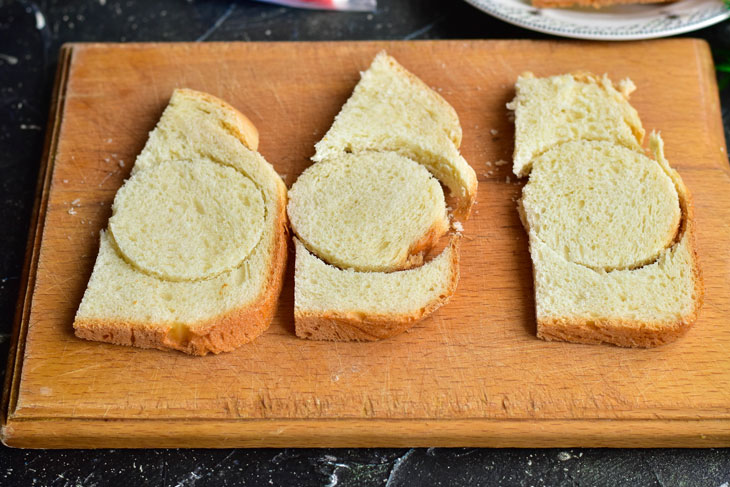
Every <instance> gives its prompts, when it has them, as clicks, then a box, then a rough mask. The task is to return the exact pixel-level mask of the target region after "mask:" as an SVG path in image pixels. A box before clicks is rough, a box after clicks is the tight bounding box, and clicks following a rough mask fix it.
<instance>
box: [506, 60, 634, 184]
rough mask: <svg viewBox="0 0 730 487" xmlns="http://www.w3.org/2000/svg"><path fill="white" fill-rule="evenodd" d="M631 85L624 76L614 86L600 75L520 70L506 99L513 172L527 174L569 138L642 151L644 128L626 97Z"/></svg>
mask: <svg viewBox="0 0 730 487" xmlns="http://www.w3.org/2000/svg"><path fill="white" fill-rule="evenodd" d="M634 89H635V86H634V84H633V83H632V82H631V80H629V79H626V80H623V81H621V82H620V83H618V86H617V87H614V85H613V83H611V80H609V79H608V77H607V76H605V75H604V76H603V77H599V76H596V75H594V74H591V73H584V72H581V73H573V74H563V75H558V76H551V77H549V78H535V76H534V75H533V74H532V73H529V72H527V73H523V74H522V75H521V76H520V77H519V78H518V79H517V84H516V90H517V96H516V97H515V99H514V100H513V101H512V102H510V103H509V104H507V107H508V108H510V109H512V110H514V111H515V151H514V156H513V159H514V161H513V171H514V173H515V174H516V175H517V176H521V177H522V176H526V175H527V174H528V173H529V172H530V167H531V164H532V161H533V160H534V159H535V158H536V157H537V156H539V155H540V154H542V153H543V152H545V151H546V150H548V149H550V148H551V147H552V146H554V145H556V144H559V143H561V142H565V141H568V140H578V139H587V140H609V141H613V142H615V143H617V144H619V145H623V146H625V147H627V148H629V149H633V150H636V151H641V150H642V149H641V144H642V142H643V140H644V129H643V127H642V125H641V120H639V115H638V113H637V112H636V110H635V109H634V108H633V107H632V106H631V105H629V102H628V99H629V95H630V94H631V92H632V91H634Z"/></svg>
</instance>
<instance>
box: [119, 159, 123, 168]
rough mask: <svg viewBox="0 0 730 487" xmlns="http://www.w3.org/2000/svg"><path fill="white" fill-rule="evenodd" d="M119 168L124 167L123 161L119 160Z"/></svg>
mask: <svg viewBox="0 0 730 487" xmlns="http://www.w3.org/2000/svg"><path fill="white" fill-rule="evenodd" d="M119 167H124V161H123V160H121V159H119Z"/></svg>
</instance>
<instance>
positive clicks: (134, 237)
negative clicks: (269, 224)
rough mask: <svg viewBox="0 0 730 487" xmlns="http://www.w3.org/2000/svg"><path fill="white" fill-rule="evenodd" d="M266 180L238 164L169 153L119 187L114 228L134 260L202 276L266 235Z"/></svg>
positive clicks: (180, 275) (157, 271) (176, 276)
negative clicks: (259, 182) (261, 184)
mask: <svg viewBox="0 0 730 487" xmlns="http://www.w3.org/2000/svg"><path fill="white" fill-rule="evenodd" d="M263 226H264V202H263V198H262V197H261V191H260V190H259V188H258V187H257V186H256V185H255V184H254V183H253V181H251V180H250V179H248V178H247V177H246V176H244V175H243V174H241V173H240V172H238V171H237V170H236V169H234V168H233V167H231V166H224V165H223V164H218V163H215V162H212V161H209V160H206V159H201V160H195V161H164V162H161V163H160V164H157V165H155V166H152V167H150V168H148V169H146V170H143V171H137V172H136V173H135V174H134V176H132V177H131V178H130V179H129V180H128V181H127V182H126V183H125V184H124V186H122V187H121V188H120V189H119V191H118V192H117V194H116V196H115V198H114V204H113V206H112V217H111V218H110V219H109V231H110V232H111V233H112V234H113V235H114V240H115V241H116V243H117V248H118V249H119V251H120V253H121V254H122V255H123V256H124V257H125V258H126V259H127V261H128V262H129V263H131V264H132V265H134V266H135V267H137V268H138V269H140V270H142V271H143V272H147V273H149V274H153V275H155V276H158V277H160V278H163V279H167V280H196V279H206V278H209V277H213V276H216V275H218V274H220V273H222V272H224V271H227V270H231V269H233V268H235V267H238V266H239V265H240V264H241V262H243V260H244V259H245V258H246V257H248V255H249V254H250V252H251V250H252V249H253V248H254V247H255V246H256V244H257V243H258V242H259V239H260V238H261V232H262V229H263Z"/></svg>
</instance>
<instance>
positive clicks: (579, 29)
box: [465, 0, 730, 41]
mask: <svg viewBox="0 0 730 487" xmlns="http://www.w3.org/2000/svg"><path fill="white" fill-rule="evenodd" d="M465 1H466V2H467V3H469V4H470V5H472V6H473V7H475V8H477V9H479V10H481V11H483V12H486V13H487V14H489V15H492V16H493V17H496V18H498V19H500V20H503V21H505V22H507V23H510V24H513V25H516V26H518V27H523V28H526V29H530V30H533V31H537V32H542V33H545V34H553V35H557V36H562V37H569V38H573V39H586V40H604V41H606V40H609V41H631V40H641V39H656V38H659V37H667V36H672V35H676V34H683V33H685V32H691V31H693V30H698V29H702V28H704V27H709V26H710V25H713V24H717V23H719V22H722V21H723V20H725V19H728V18H730V9H728V8H725V7H724V6H723V5H722V3H721V2H719V3H717V7H716V8H714V9H713V8H709V9H707V14H706V15H701V16H700V17H699V18H698V19H696V20H695V19H692V20H690V21H686V22H675V23H674V25H671V26H664V27H662V26H661V25H657V26H655V27H653V28H652V27H645V28H644V29H643V30H641V29H640V30H638V31H635V32H632V31H626V32H621V30H620V27H612V26H597V25H591V24H581V23H579V22H570V21H566V20H560V19H554V18H551V19H546V18H544V17H543V18H541V20H539V21H535V20H534V19H537V18H540V17H539V16H536V15H534V14H532V13H531V12H534V11H539V10H540V9H539V8H537V7H530V6H527V5H525V6H524V7H515V6H511V5H507V4H505V3H504V2H503V1H500V0H465ZM680 1H681V0H680ZM676 3H679V2H675V4H676ZM708 3H709V2H708ZM713 3H714V2H713ZM673 5H674V4H673ZM525 14H528V15H530V17H532V18H529V17H526V16H525ZM626 15H627V16H628V15H629V14H626ZM693 17H694V15H693ZM627 20H628V18H627ZM673 20H674V19H673ZM634 25H636V24H634Z"/></svg>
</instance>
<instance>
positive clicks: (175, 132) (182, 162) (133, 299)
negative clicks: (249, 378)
mask: <svg viewBox="0 0 730 487" xmlns="http://www.w3.org/2000/svg"><path fill="white" fill-rule="evenodd" d="M257 144H258V134H257V132H256V129H255V127H254V126H253V125H252V124H251V122H249V121H248V119H246V117H244V116H243V115H242V114H240V113H239V112H237V111H236V110H235V109H234V108H233V107H231V106H229V105H228V104H226V103H225V102H223V101H222V100H219V99H217V98H215V97H213V96H211V95H208V94H205V93H200V92H196V91H192V90H176V91H175V92H174V93H173V95H172V98H171V99H170V103H169V105H168V107H167V108H166V109H165V111H164V113H163V114H162V117H161V119H160V121H159V122H158V124H157V126H156V127H155V129H154V130H153V131H152V132H151V133H150V137H149V139H148V141H147V144H146V145H145V148H144V149H143V151H142V153H141V154H140V155H139V156H138V158H137V161H136V162H135V166H134V168H133V170H132V177H131V178H130V180H128V181H127V182H126V183H125V186H124V187H123V189H122V190H120V192H119V193H118V194H117V198H115V204H114V210H113V211H114V214H113V216H112V219H111V220H110V222H113V223H114V224H113V225H112V224H110V231H106V232H102V233H101V237H100V249H99V255H98V257H97V260H96V263H95V265H94V271H93V273H92V275H91V278H90V279H89V284H88V287H87V289H86V292H85V294H84V297H83V300H82V302H81V305H80V306H79V309H78V311H77V313H76V318H75V320H74V330H75V333H76V335H77V336H79V337H81V338H86V339H89V340H97V341H104V342H109V343H115V344H120V345H133V346H138V347H143V348H159V349H176V350H181V351H183V352H186V353H190V354H193V355H205V354H206V353H208V352H213V353H219V352H224V351H230V350H233V349H234V348H236V347H238V346H239V345H241V344H243V343H246V342H248V341H251V340H253V339H254V338H256V337H257V336H258V335H260V334H261V333H262V332H263V331H264V330H265V329H266V328H267V327H268V325H269V323H270V321H271V318H272V316H273V313H274V310H275V305H276V302H277V299H278V296H279V293H280V290H281V284H282V276H283V271H284V267H285V263H286V254H287V252H286V214H285V211H286V186H285V185H284V183H283V181H282V180H281V178H280V177H279V175H278V174H277V173H276V171H275V170H274V168H273V167H272V166H271V165H270V164H269V163H268V162H266V161H265V160H264V158H263V157H262V156H261V155H260V154H258V153H257V152H255V147H256V146H257ZM231 171H233V172H231ZM224 179H225V180H226V182H224V183H222V181H223V180H224ZM165 183H167V186H165ZM221 183H222V184H223V186H219V185H220V184H221ZM214 186H215V188H217V190H216V191H212V188H213V187H214ZM236 187H238V192H236ZM145 193H148V194H149V198H148V199H147V200H144V194H145ZM143 202H144V205H145V207H142V206H141V204H142V203H143ZM178 204H180V205H186V206H187V208H186V209H185V210H184V211H182V212H179V210H177V209H176V208H175V207H174V206H175V205H178ZM229 205H233V208H236V210H235V211H232V209H231V208H230V207H229ZM261 205H263V208H261ZM165 210H167V212H166V211H165ZM240 211H243V213H244V214H243V215H241V214H234V213H238V212H240ZM168 212H172V213H168ZM175 212H179V213H180V214H179V215H177V216H178V217H184V218H190V219H191V221H190V222H186V225H187V226H188V227H191V228H189V229H187V230H190V231H192V232H197V233H194V235H195V236H196V238H195V240H200V242H194V243H189V242H182V243H178V244H177V246H176V244H175V240H178V239H179V235H178V234H176V233H175V232H177V231H179V230H175V229H174V222H172V221H168V220H169V216H168V215H175V214H176V213H175ZM198 212H199V213H198ZM156 214H159V219H156ZM181 215H182V216H181ZM203 215H208V216H207V217H205V216H203ZM204 221H205V222H206V223H205V224H203V223H201V222H204ZM156 223H157V224H158V225H159V227H158V228H156V225H155V224H156ZM196 225H198V226H196ZM217 225H223V226H222V227H220V228H219V227H217ZM237 225H246V228H244V229H243V230H245V231H241V229H235V230H233V229H232V226H237ZM193 227H195V228H193ZM187 230H186V231H187ZM229 230H230V231H233V232H234V233H233V234H229ZM138 232H140V234H138V235H136V237H135V234H136V233H138ZM141 232H149V233H148V234H146V235H145V234H143V233H141ZM236 232H238V233H236ZM145 238H148V239H150V241H149V242H145V241H144V240H145ZM226 238H231V240H230V241H223V240H224V239H226ZM135 240H136V242H135ZM187 240H190V238H189V237H188V239H187ZM201 242H202V243H201ZM206 242H207V246H206ZM120 245H121V248H120ZM134 245H137V246H138V247H139V248H134ZM122 248H123V249H124V250H125V252H122ZM130 249H131V250H130ZM190 252H194V253H192V254H191V253H190ZM220 253H222V254H224V255H217V254H220ZM155 256H159V259H156V258H155ZM176 257H180V258H184V259H185V262H184V263H183V264H182V265H178V264H177V263H176V262H175V259H176Z"/></svg>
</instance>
